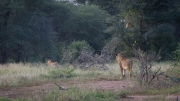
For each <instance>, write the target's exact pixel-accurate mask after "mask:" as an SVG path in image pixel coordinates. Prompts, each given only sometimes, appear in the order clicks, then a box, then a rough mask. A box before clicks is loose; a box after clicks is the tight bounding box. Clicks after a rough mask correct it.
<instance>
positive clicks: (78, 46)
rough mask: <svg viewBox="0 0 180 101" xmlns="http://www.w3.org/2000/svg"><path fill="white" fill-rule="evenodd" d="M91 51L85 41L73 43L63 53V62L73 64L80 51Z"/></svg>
mask: <svg viewBox="0 0 180 101" xmlns="http://www.w3.org/2000/svg"><path fill="white" fill-rule="evenodd" d="M83 50H87V51H90V50H92V47H91V46H90V45H89V44H88V43H87V42H86V41H74V42H72V43H70V45H69V46H68V47H67V49H65V50H64V51H63V59H62V60H63V61H64V62H69V63H71V62H73V61H74V60H75V59H76V58H77V57H78V56H79V55H80V53H81V51H83Z"/></svg>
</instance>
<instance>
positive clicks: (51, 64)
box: [47, 59, 58, 67]
mask: <svg viewBox="0 0 180 101" xmlns="http://www.w3.org/2000/svg"><path fill="white" fill-rule="evenodd" d="M47 63H48V66H49V67H55V66H58V63H57V62H52V60H50V59H48V60H47Z"/></svg>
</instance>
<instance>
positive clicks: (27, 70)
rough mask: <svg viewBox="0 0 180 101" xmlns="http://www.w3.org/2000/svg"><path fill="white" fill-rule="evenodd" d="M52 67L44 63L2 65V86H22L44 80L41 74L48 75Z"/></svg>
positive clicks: (0, 84)
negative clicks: (49, 67)
mask: <svg viewBox="0 0 180 101" xmlns="http://www.w3.org/2000/svg"><path fill="white" fill-rule="evenodd" d="M50 70H51V69H48V68H47V67H46V66H45V65H44V64H26V65H24V64H22V63H20V64H6V65H0V86H22V85H24V84H31V83H37V82H41V81H44V79H42V78H40V77H39V75H42V74H43V75H47V74H48V72H49V71H50Z"/></svg>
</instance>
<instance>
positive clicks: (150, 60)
mask: <svg viewBox="0 0 180 101" xmlns="http://www.w3.org/2000/svg"><path fill="white" fill-rule="evenodd" d="M132 50H133V53H134V55H135V58H136V59H137V60H138V62H139V64H138V65H139V71H140V75H139V78H138V79H139V82H140V84H142V83H143V82H144V83H145V84H150V83H151V82H152V81H153V80H154V79H155V78H156V77H158V75H161V72H160V70H161V68H159V69H158V70H156V71H152V67H153V64H154V62H155V61H157V60H159V59H160V51H159V52H158V53H157V54H156V52H154V51H150V52H143V51H142V50H140V49H139V48H135V47H132Z"/></svg>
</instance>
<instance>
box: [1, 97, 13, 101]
mask: <svg viewBox="0 0 180 101" xmlns="http://www.w3.org/2000/svg"><path fill="white" fill-rule="evenodd" d="M0 101H11V100H10V99H8V98H5V97H0Z"/></svg>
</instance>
